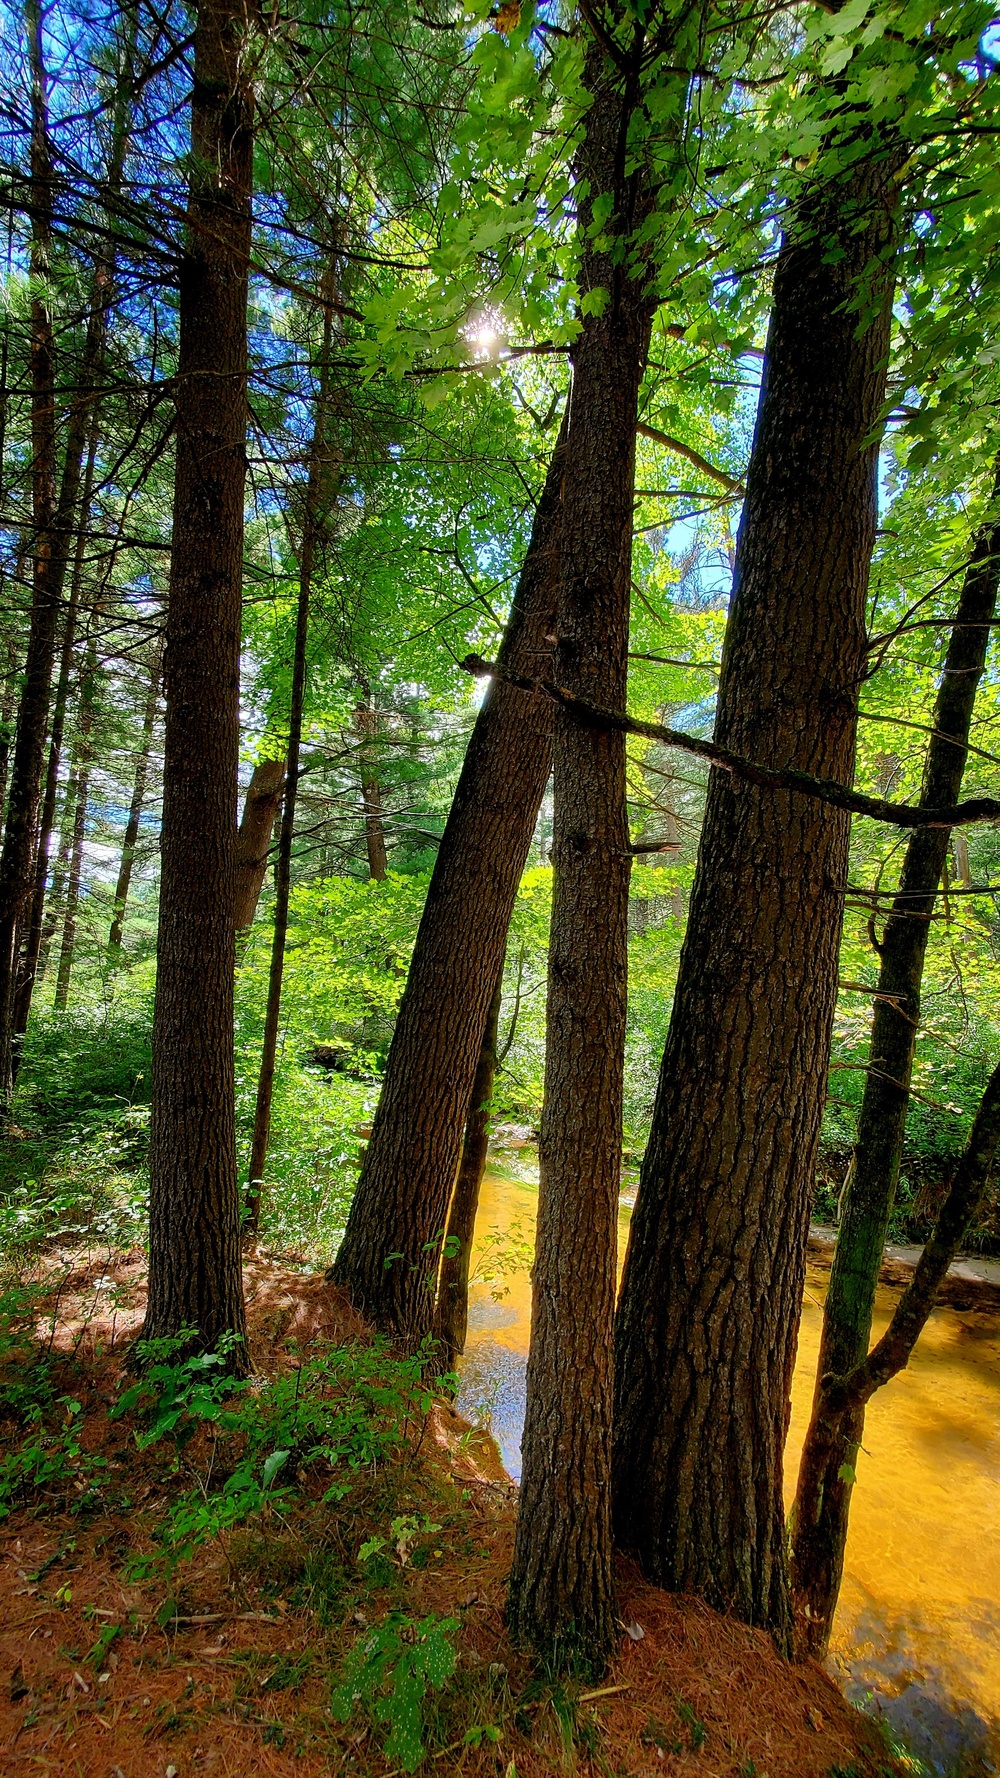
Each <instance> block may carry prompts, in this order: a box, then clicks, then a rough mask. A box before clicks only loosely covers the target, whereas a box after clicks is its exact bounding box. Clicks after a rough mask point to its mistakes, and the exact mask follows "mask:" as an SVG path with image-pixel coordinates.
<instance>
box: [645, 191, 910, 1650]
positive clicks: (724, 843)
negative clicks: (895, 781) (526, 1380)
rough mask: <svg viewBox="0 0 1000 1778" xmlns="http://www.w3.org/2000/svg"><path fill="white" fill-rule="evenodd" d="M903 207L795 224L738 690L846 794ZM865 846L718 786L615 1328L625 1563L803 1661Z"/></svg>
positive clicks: (729, 659) (780, 279) (768, 795)
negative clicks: (796, 1571)
mask: <svg viewBox="0 0 1000 1778" xmlns="http://www.w3.org/2000/svg"><path fill="white" fill-rule="evenodd" d="M894 192H895V182H894V179H893V166H892V165H890V164H887V163H886V162H884V161H881V162H877V163H872V164H868V165H865V166H862V167H861V168H860V169H859V170H857V171H855V172H854V173H853V174H852V175H851V176H850V177H849V178H848V177H846V176H845V178H844V179H843V181H842V182H838V183H837V184H836V185H835V186H833V187H828V188H827V189H826V190H825V191H824V192H823V193H821V194H819V195H818V196H817V197H816V199H815V200H814V201H813V203H812V204H811V205H810V206H809V207H808V208H801V207H800V210H799V212H798V213H797V214H796V215H795V216H794V217H793V219H792V223H791V226H790V228H789V231H788V235H787V237H786V239H785V241H784V243H783V246H782V249H781V253H780V257H779V261H778V266H777V270H776V275H775V284H774V298H773V308H772V314H771V323H770V329H769V335H768V345H767V362H766V368H765V373H764V381H763V385H762V389H761V398H760V407H759V411H758V416H757V426H756V431H755V435H754V442H753V451H752V455H751V462H750V470H749V475H748V481H747V497H746V504H745V507H744V513H743V518H742V522H741V526H740V535H739V541H738V547H737V558H736V568H735V578H734V587H733V597H732V603H731V607H730V615H729V622H728V626H727V631H726V641H725V648H724V653H723V662H722V674H721V681H720V690H719V706H718V720H717V733H718V739H719V741H720V742H721V743H722V745H723V746H724V747H726V748H729V749H732V750H733V751H735V752H737V753H739V754H741V755H742V756H744V757H746V758H748V759H751V760H755V761H760V762H763V763H764V764H766V765H769V766H776V767H781V768H785V767H792V768H796V769H799V770H804V771H806V772H808V773H813V774H816V775H817V776H819V777H822V778H832V779H836V780H838V781H839V782H840V783H842V784H849V783H850V781H851V775H852V771H853V765H854V746H855V728H856V711H857V699H858V687H859V683H860V678H861V673H862V669H863V665H864V660H865V654H864V645H865V594H866V589H867V584H868V572H869V565H870V559H871V552H872V547H873V543H874V537H875V524H876V481H875V471H876V446H875V444H874V443H872V442H864V441H866V440H868V439H869V438H870V435H871V433H872V431H873V429H874V428H875V427H876V424H877V421H878V417H879V412H880V408H881V404H882V400H883V395H884V389H885V367H886V357H887V352H888V342H889V329H890V316H891V295H892V288H893V260H894V254H893V242H894V238H895V223H894V216H895V198H894ZM863 281H867V290H868V298H869V303H868V309H869V313H868V316H867V317H866V320H865V322H864V324H863V325H862V324H861V321H860V318H859V314H858V312H857V311H856V310H855V309H854V308H853V307H851V306H850V304H851V299H852V298H853V297H854V296H855V295H856V293H857V291H858V288H859V286H860V285H861V284H862V282H863ZM872 310H874V314H872V313H871V311H872ZM847 844H848V820H847V816H846V814H844V813H843V812H840V811H838V810H836V809H834V808H833V807H832V806H830V805H829V804H826V803H823V802H816V801H812V800H806V799H805V798H803V797H801V796H798V795H795V794H794V793H790V792H786V791H780V790H774V791H770V792H768V791H762V790H760V789H758V788H755V787H753V786H752V785H751V784H750V783H749V782H747V781H746V780H741V779H739V778H738V777H737V776H736V775H735V774H734V775H732V776H730V775H729V774H728V773H723V772H721V771H714V772H713V773H712V775H711V779H710V784H709V791H708V800H707V808H706V814H705V824H704V830H703V834H702V839H701V846H700V851H699V860H698V868H697V874H696V879H695V885H694V889H693V893H692V898H691V909H690V916H689V922H688V927H687V933H686V936H685V941H684V946H683V950H682V953H681V962H680V972H679V977H678V983H677V991H676V995H675V999H674V1006H673V1014H672V1018H671V1022H670V1028H669V1032H668V1037H667V1043H666V1048H665V1053H664V1058H663V1065H662V1069H661V1073H660V1080H659V1087H658V1091H657V1098H656V1104H655V1108H654V1113H653V1122H652V1129H651V1133H650V1140H649V1145H648V1148H647V1152H646V1158H645V1162H644V1166H643V1170H642V1176H641V1182H640V1191H639V1197H638V1202H637V1205H636V1210H635V1214H634V1216H633V1219H632V1228H631V1235H630V1240H629V1248H628V1254H627V1259H626V1265H625V1274H624V1278H623V1284H622V1294H621V1302H620V1308H619V1314H618V1322H617V1338H616V1346H617V1351H616V1363H617V1385H616V1388H617V1394H616V1407H617V1421H616V1440H615V1465H614V1501H615V1526H616V1532H617V1536H618V1539H619V1541H620V1542H621V1544H623V1545H624V1546H625V1547H626V1548H627V1549H630V1550H632V1551H634V1552H636V1553H637V1555H638V1556H639V1558H640V1560H641V1562H642V1565H643V1568H644V1570H645V1572H646V1573H647V1574H648V1575H649V1576H650V1578H651V1579H653V1580H655V1581H656V1582H657V1583H658V1584H660V1585H663V1586H666V1587H668V1588H672V1589H678V1590H681V1589H683V1590H690V1591H692V1592H696V1593H699V1594H701V1595H702V1596H703V1597H704V1598H706V1599H707V1600H708V1601H709V1602H710V1603H711V1604H713V1605H715V1606H718V1607H720V1608H722V1609H724V1610H729V1611H732V1612H734V1613H736V1614H737V1615H738V1616H740V1617H743V1618H745V1619H746V1620H748V1621H749V1622H752V1623H758V1624H764V1625H767V1626H769V1627H770V1628H771V1629H772V1630H773V1631H774V1632H775V1633H776V1634H777V1636H778V1637H779V1640H781V1641H783V1642H787V1639H788V1636H789V1632H790V1622H791V1616H790V1602H789V1589H788V1579H787V1563H786V1554H785V1528H784V1511H783V1505H782V1452H783V1447H784V1442H785V1434H786V1430H787V1424H788V1406H789V1390H790V1384H791V1376H792V1367H793V1362H794V1356H795V1337H796V1328H797V1324H798V1316H799V1308H800V1300H801V1292H802V1284H803V1277H804V1268H805V1242H806V1233H807V1228H808V1217H809V1202H810V1194H811V1187H812V1178H813V1168H814V1161H815V1154H816V1147H817V1142H818V1137H819V1128H820V1119H821V1115H822V1108H823V1103H824V1097H825V1091H826V1074H827V1063H828V1056H829V1046H830V1034H831V1027H832V1019H833V1010H834V1003H835V997H836V980H837V953H838V945H839V939H840V928H841V912H842V898H841V893H840V890H841V886H842V885H843V883H844V882H845V880H846V879H845V872H846V865H847Z"/></svg>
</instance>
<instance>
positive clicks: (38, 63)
mask: <svg viewBox="0 0 1000 1778" xmlns="http://www.w3.org/2000/svg"><path fill="white" fill-rule="evenodd" d="M25 22H26V25H27V30H28V43H29V52H30V63H31V349H30V359H31V493H32V529H33V539H32V576H33V578H32V597H31V618H30V624H29V630H28V648H27V657H26V660H25V667H24V680H23V686H22V691H21V700H20V708H19V711H18V722H17V737H16V740H15V743H14V755H13V760H12V762H11V773H10V790H9V795H8V801H7V821H6V826H5V829H4V840H3V849H2V851H0V1107H3V1106H6V1105H7V1104H8V1103H9V1098H10V1091H11V1086H12V1080H13V1075H12V1066H13V1031H12V1018H13V1011H14V1004H13V1003H14V979H15V960H16V955H17V932H18V924H19V921H20V919H21V915H22V912H23V909H24V904H25V901H26V899H27V896H28V895H29V894H30V891H31V867H32V855H33V848H34V843H35V834H36V830H37V826H38V811H39V802H40V798H41V789H42V770H43V767H44V762H45V730H46V725H47V722H48V711H49V687H50V680H51V677H52V663H53V658H54V655H55V646H56V624H57V618H58V612H59V591H58V588H57V585H56V579H57V576H56V572H55V569H56V563H55V562H54V561H53V552H54V548H55V545H56V544H57V541H58V536H59V533H58V529H56V530H55V534H54V526H55V520H56V410H55V371H56V352H55V338H54V334H53V328H52V311H51V308H50V306H49V293H48V280H49V276H50V272H51V257H52V220H53V201H54V190H53V172H52V152H51V145H50V142H49V126H48V88H47V77H46V72H45V57H44V50H43V44H42V13H41V7H40V5H39V0H27V4H26V7H25Z"/></svg>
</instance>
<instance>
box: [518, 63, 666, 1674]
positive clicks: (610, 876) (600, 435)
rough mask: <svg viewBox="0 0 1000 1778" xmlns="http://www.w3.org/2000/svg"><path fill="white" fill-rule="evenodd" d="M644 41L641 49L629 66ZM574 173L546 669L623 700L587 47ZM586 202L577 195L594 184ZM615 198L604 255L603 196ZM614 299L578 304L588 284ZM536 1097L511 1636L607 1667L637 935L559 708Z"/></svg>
mask: <svg viewBox="0 0 1000 1778" xmlns="http://www.w3.org/2000/svg"><path fill="white" fill-rule="evenodd" d="M641 48H642V45H641V37H640V39H639V41H637V43H636V45H635V46H634V50H633V58H632V59H633V60H634V62H635V63H636V65H638V63H639V58H640V56H641ZM584 82H585V85H586V86H587V87H588V90H589V91H590V92H591V93H592V94H593V98H592V101H591V104H590V108H589V110H588V111H587V114H586V121H585V124H584V139H583V143H582V146H581V149H580V153H579V157H578V165H577V178H578V180H579V181H580V184H581V212H582V213H581V217H580V230H581V238H582V240H583V241H584V242H586V243H587V244H586V245H585V246H584V247H583V252H582V259H581V266H580V274H579V278H580V293H581V306H582V307H583V308H584V313H585V319H584V321H583V325H582V329H581V332H580V335H579V338H578V339H577V341H576V343H575V345H574V348H573V383H572V390H571V395H570V423H569V433H568V437H567V442H566V469H565V485H564V492H563V503H562V504H563V511H562V536H561V564H560V578H559V605H558V613H557V621H556V635H557V643H556V660H555V669H556V670H555V676H556V678H557V679H558V681H559V683H560V684H561V685H564V686H566V687H567V688H568V689H569V690H570V691H571V692H573V693H574V694H575V695H576V696H578V697H582V698H587V699H589V700H590V701H591V702H592V703H595V704H600V705H603V706H604V708H605V709H613V710H623V709H624V708H625V704H626V694H627V686H628V630H629V605H630V595H631V564H632V506H633V500H634V492H633V490H634V483H635V430H636V422H637V420H638V411H639V385H640V383H641V380H642V375H643V371H644V368H645V361H646V352H647V349H648V343H649V330H650V324H651V319H652V309H653V306H652V303H651V301H650V299H649V297H648V296H647V294H646V291H645V287H644V281H643V280H642V279H641V278H639V277H637V276H635V275H631V276H630V274H629V270H628V262H629V259H630V257H631V256H630V253H629V250H628V241H629V237H630V236H631V234H632V231H633V229H634V228H635V226H636V224H637V223H638V222H640V221H641V217H642V209H643V205H644V189H643V179H642V174H641V172H632V173H628V172H626V162H625V155H624V153H623V151H622V147H623V143H624V141H625V139H626V136H627V133H628V128H629V122H630V118H631V114H632V110H633V107H634V104H635V99H636V93H635V91H634V88H633V83H632V80H631V79H630V78H629V77H625V78H624V79H623V77H621V76H620V75H619V74H618V73H617V72H616V70H615V68H614V66H613V65H612V64H611V62H610V61H609V60H607V59H606V58H605V56H604V55H603V53H602V52H601V51H599V50H598V49H596V48H594V47H592V48H591V49H590V51H589V54H588V59H587V68H586V71H585V74H584ZM584 193H586V195H584ZM605 194H610V195H611V197H612V199H613V206H612V210H611V216H610V219H609V220H608V221H607V222H606V224H605V230H606V233H607V235H608V236H611V237H612V238H613V239H614V245H615V246H616V247H617V248H618V252H617V253H615V252H614V251H613V249H612V247H610V246H607V245H605V246H603V247H601V246H594V245H591V244H590V242H589V241H588V238H587V237H588V232H590V231H592V232H593V234H595V235H599V230H598V229H597V228H596V226H594V223H593V215H592V206H594V205H595V204H596V203H597V201H598V199H599V198H600V199H601V201H602V202H603V201H604V197H605ZM594 289H603V290H604V291H605V292H606V293H607V296H606V302H605V304H604V306H603V307H602V308H601V310H600V312H599V313H597V314H586V307H587V295H588V293H589V292H590V291H591V290H594ZM552 782H553V805H554V815H553V836H552V862H553V866H554V880H553V899H552V925H551V931H550V936H549V974H548V999H547V1006H546V1054H545V1099H544V1105H543V1109H542V1128H541V1142H540V1146H539V1194H538V1225H537V1234H536V1245H535V1263H534V1269H533V1272H532V1315H531V1349H530V1353H529V1357H528V1375H527V1406H526V1412H525V1422H524V1434H523V1437H522V1441H521V1450H522V1458H523V1469H522V1475H521V1488H520V1498H519V1506H518V1515H517V1531H516V1536H515V1544H514V1560H513V1566H512V1570H511V1577H510V1588H509V1592H508V1600H507V1615H508V1621H509V1623H510V1627H511V1631H512V1634H513V1635H514V1636H515V1637H516V1638H517V1639H518V1640H520V1641H523V1642H525V1643H527V1644H528V1645H529V1646H530V1647H531V1648H532V1649H533V1650H534V1651H535V1652H536V1654H538V1655H539V1656H540V1657H542V1658H543V1659H544V1660H546V1661H547V1662H549V1663H552V1664H554V1665H556V1666H560V1665H563V1664H564V1662H565V1661H566V1660H567V1659H579V1660H582V1661H584V1662H585V1663H586V1664H587V1665H588V1666H590V1667H592V1668H593V1669H595V1670H599V1669H600V1668H601V1667H602V1666H603V1664H604V1662H605V1660H606V1658H607V1656H608V1654H609V1653H610V1651H611V1649H612V1647H613V1646H614V1642H615V1640H616V1629H615V1625H616V1614H615V1601H614V1577H613V1568H612V1545H611V1485H610V1484H611V1406H612V1385H613V1366H612V1356H611V1355H612V1318H613V1314H614V1301H615V1277H616V1242H617V1215H618V1194H619V1191H620V1189H621V1146H622V1085H623V1064H624V1050H625V999H626V976H627V942H628V885H629V870H630V863H631V860H630V856H629V830H628V814H627V809H626V801H625V737H624V735H622V734H617V733H614V732H613V731H610V730H607V729H599V728H597V727H596V726H590V725H588V724H585V723H582V722H580V721H578V720H577V719H575V718H574V717H572V716H570V715H569V714H567V713H566V712H565V711H562V710H560V711H559V713H558V714H557V716H556V718H555V723H554V744H553V766H552Z"/></svg>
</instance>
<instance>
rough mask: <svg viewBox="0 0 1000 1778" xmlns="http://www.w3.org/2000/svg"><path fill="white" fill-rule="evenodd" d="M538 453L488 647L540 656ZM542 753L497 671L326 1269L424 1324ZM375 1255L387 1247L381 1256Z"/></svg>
mask: <svg viewBox="0 0 1000 1778" xmlns="http://www.w3.org/2000/svg"><path fill="white" fill-rule="evenodd" d="M564 430H565V420H564V422H563V430H562V431H561V432H560V439H559V443H557V446H556V450H555V453H554V455H553V458H552V462H551V465H550V467H549V471H548V475H547V476H546V480H545V487H544V489H543V491H542V496H541V499H540V500H539V503H538V509H537V511H536V514H535V522H534V526H533V528H532V534H531V542H530V544H529V546H528V553H527V556H526V558H525V562H524V566H523V568H522V570H521V574H520V578H519V581H518V586H517V591H516V593H515V597H514V605H513V609H512V611H511V615H510V620H509V623H508V626H507V632H506V635H505V637H504V642H503V647H502V649H501V661H502V663H503V664H504V665H507V666H510V667H515V668H517V669H519V670H520V671H521V672H525V671H527V672H535V671H538V670H541V671H543V672H544V670H545V669H546V668H547V666H548V665H549V663H550V661H551V657H552V646H553V626H554V622H555V612H556V598H557V593H558V572H559V566H558V564H559V513H560V492H561V483H562V451H561V445H562V439H563V432H564ZM551 757H552V710H551V705H550V702H549V700H548V698H546V697H545V696H544V694H541V693H536V694H534V695H532V696H529V697H525V696H524V694H523V693H522V692H520V691H518V690H517V689H516V688H515V687H514V686H513V685H510V684H507V683H505V682H504V681H503V680H501V679H497V680H495V681H494V682H493V683H492V684H491V686H490V688H489V691H488V692H487V694H486V698H485V700H484V702H483V707H482V709H481V710H480V712H479V715H478V717H477V718H476V724H475V727H474V729H473V731H472V737H471V739H470V741H469V746H468V750H467V752H466V755H465V760H464V762H463V765H462V771H461V774H460V776H459V780H458V787H457V789H456V791H455V798H454V801H453V803H452V806H451V810H450V813H449V816H448V821H447V825H446V827H445V831H444V834H443V836H442V839H441V844H440V846H439V847H438V853H437V858H436V860H435V864H434V871H433V874H432V876H431V882H430V888H429V889H428V892H427V901H426V903H425V905H424V911H423V915H422V917H421V921H420V928H419V931H418V933H417V942H416V946H415V948H414V953H413V961H412V963H411V964H410V973H409V976H408V979H407V984H406V991H405V993H404V995H403V1000H402V1004H401V1006H400V1009H399V1016H398V1018H397V1020H396V1027H395V1030H394V1032H393V1038H392V1044H391V1046H390V1050H389V1056H388V1061H387V1064H386V1073H385V1082H384V1085H383V1087H382V1093H381V1097H380V1099H379V1103H378V1108H377V1110H376V1113H375V1118H374V1122H373V1125H372V1134H371V1140H370V1141H369V1143H368V1149H367V1153H366V1155H365V1161H364V1166H363V1168H362V1172H361V1178H360V1180H359V1182H358V1188H357V1192H356V1193H355V1197H354V1202H353V1204H352V1205H351V1212H350V1216H349V1218H348V1223H347V1229H346V1232H345V1235H344V1240H343V1244H342V1246H341V1249H340V1252H339V1253H338V1255H337V1259H336V1262H335V1264H334V1267H333V1276H334V1278H335V1279H336V1280H337V1282H338V1283H339V1284H342V1285H343V1286H344V1287H345V1288H346V1289H347V1290H348V1291H349V1292H350V1294H351V1296H352V1298H353V1300H354V1302H355V1303H356V1304H357V1305H358V1307H359V1308H361V1309H362V1310H363V1312H364V1313H365V1315H366V1316H367V1317H368V1318H369V1319H370V1320H371V1321H372V1322H374V1324H375V1325H376V1326H378V1327H379V1328H382V1329H383V1330H385V1331H390V1332H392V1333H395V1334H396V1335H398V1336H400V1337H401V1338H403V1339H404V1340H405V1341H407V1342H410V1343H412V1344H414V1345H415V1344H419V1342H420V1340H421V1339H422V1337H423V1336H424V1334H426V1333H427V1332H429V1331H430V1328H431V1326H432V1323H433V1315H434V1280H435V1278H436V1276H437V1262H438V1254H439V1251H440V1244H441V1240H442V1238H443V1234H444V1224H445V1218H446V1215H447V1211H448V1201H449V1199H450V1196H451V1191H452V1186H453V1184H454V1181H455V1172H456V1169H457V1166H458V1159H459V1152H460V1146H461V1140H462V1129H463V1125H464V1121H465V1114H466V1111H467V1109H468V1106H469V1101H470V1095H471V1093H472V1083H473V1079H474V1076H475V1072H476V1063H477V1059H478V1056H479V1052H480V1049H481V1047H482V1041H483V1032H484V1031H485V1029H486V1015H487V1012H488V1010H489V1004H490V999H491V997H492V994H493V988H494V984H495V982H496V979H497V976H498V973H499V971H500V969H501V967H502V964H503V956H504V950H505V948H506V943H507V927H508V925H509V922H510V914H511V909H512V908H513V905H514V898H515V896H516V894H517V887H518V884H519V882H520V880H521V873H522V871H523V869H524V864H525V860H526V859H527V856H528V849H529V847H530V845H531V836H532V833H533V831H534V825H535V818H536V816H537V814H538V807H539V804H540V802H541V800H542V793H543V791H544V789H545V784H546V781H547V779H548V775H549V766H550V763H551ZM389 1255H398V1256H399V1257H398V1258H393V1259H392V1261H391V1263H389V1264H387V1263H386V1262H387V1259H388V1258H389Z"/></svg>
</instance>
